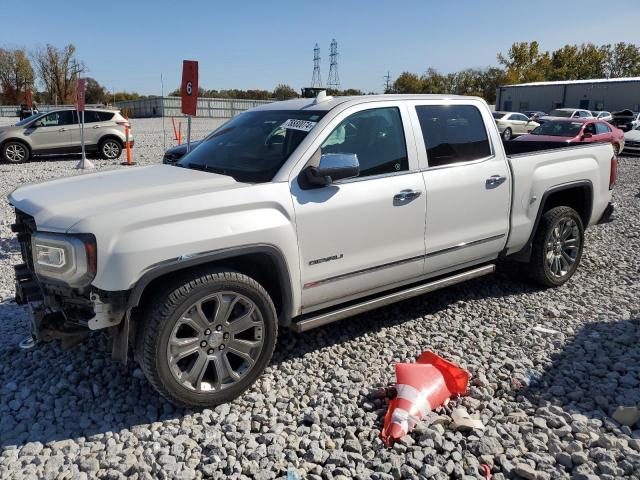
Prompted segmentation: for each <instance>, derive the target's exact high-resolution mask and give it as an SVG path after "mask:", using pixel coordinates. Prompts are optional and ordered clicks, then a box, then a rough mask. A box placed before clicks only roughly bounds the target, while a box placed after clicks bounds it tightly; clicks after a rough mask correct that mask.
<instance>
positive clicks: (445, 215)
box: [9, 94, 616, 406]
mask: <svg viewBox="0 0 640 480" xmlns="http://www.w3.org/2000/svg"><path fill="white" fill-rule="evenodd" d="M529 146H530V145H529V144H527V143H526V142H521V143H519V142H506V143H504V144H503V142H502V140H501V136H500V133H499V131H498V129H497V128H496V125H495V121H494V119H493V117H492V114H491V111H490V110H489V107H488V106H487V104H486V102H484V101H483V100H481V99H479V98H473V97H456V96H441V95H421V96H417V95H379V96H361V97H341V98H331V97H326V96H325V95H323V94H320V95H319V96H318V98H316V99H315V100H309V99H296V100H289V101H286V102H275V103H270V104H266V105H263V106H261V107H258V108H255V109H253V110H250V111H248V112H245V113H243V114H242V115H238V116H236V117H234V118H233V119H231V120H230V121H229V122H228V123H227V124H225V125H224V127H222V128H220V129H218V130H216V131H215V132H214V133H212V134H211V135H209V136H208V137H207V139H206V140H205V141H204V142H202V143H201V144H200V145H199V146H198V147H197V148H195V149H194V150H193V151H191V152H190V153H188V154H187V155H186V156H185V157H184V158H183V159H182V160H181V161H180V162H178V164H177V165H176V166H175V167H172V166H168V165H154V166H148V167H140V168H133V169H127V170H114V171H107V172H104V171H103V172H99V173H97V174H86V175H81V176H76V177H69V178H64V179H59V180H54V181H51V182H47V183H40V184H35V185H28V186H24V187H21V188H18V189H16V190H15V191H13V192H12V194H11V195H10V197H9V200H10V203H11V204H12V205H13V206H14V207H15V209H16V223H15V224H14V225H13V226H12V229H13V231H15V232H16V233H17V234H18V240H19V242H20V245H21V249H22V254H23V259H24V262H25V263H24V264H22V265H17V266H16V267H15V268H16V301H17V302H18V303H20V304H25V303H28V304H30V306H31V308H30V309H29V311H30V312H31V315H32V328H33V334H34V336H35V338H36V339H37V340H50V339H52V338H57V337H60V336H67V337H69V336H73V335H83V334H85V333H86V332H87V331H88V330H99V329H103V328H109V329H111V333H112V336H111V337H110V338H111V339H112V341H113V353H114V357H115V358H117V359H119V360H121V361H126V358H127V352H128V345H129V343H131V344H132V345H134V346H135V349H136V358H137V359H138V361H139V362H140V365H141V368H142V370H143V371H144V373H145V375H146V376H147V378H148V379H149V381H150V382H151V384H152V385H154V386H155V388H156V389H157V390H158V391H159V392H160V393H162V394H163V395H165V396H166V397H167V398H169V399H171V400H172V401H173V402H176V403H179V404H188V405H200V406H203V405H214V404H217V403H221V402H226V401H229V400H231V399H233V398H235V397H237V396H238V395H240V394H241V393H242V392H243V391H244V390H245V389H246V388H248V386H249V385H251V384H252V383H253V382H254V381H255V380H256V378H257V377H258V376H259V375H260V374H261V372H262V371H263V369H264V368H265V367H266V365H267V363H268V362H269V359H270V357H271V355H272V352H273V349H274V346H275V342H276V338H277V329H278V327H280V328H291V329H294V330H296V331H298V332H303V331H306V330H309V329H312V328H314V327H317V326H320V325H325V324H328V323H330V322H333V321H337V320H341V319H343V318H346V317H348V316H350V315H354V314H356V313H361V312H363V311H366V310H370V309H373V308H377V307H380V306H383V305H387V304H389V303H392V302H395V301H398V300H401V299H404V298H409V297H412V296H416V295H420V294H423V293H426V292H429V291H432V290H435V289H438V288H442V287H444V286H447V285H452V284H454V283H459V282H462V281H465V280H467V279H471V278H475V277H478V276H481V275H485V274H488V273H491V272H493V271H494V269H495V262H496V260H498V259H499V258H509V259H513V260H517V261H521V262H525V263H527V265H528V267H527V268H526V270H527V271H529V272H530V273H531V276H532V278H533V279H534V280H535V281H537V282H539V283H540V284H543V285H546V286H558V285H562V284H563V283H565V282H566V281H568V280H569V279H570V278H571V277H572V275H573V273H574V272H575V271H576V268H577V267H578V264H579V263H580V258H581V255H582V249H583V246H584V238H585V237H584V229H585V228H587V227H588V226H589V225H593V224H595V223H597V222H598V221H600V220H602V219H606V218H608V217H609V216H610V214H611V212H612V211H613V205H612V204H611V189H612V188H613V184H614V183H615V166H616V158H615V157H614V156H613V150H612V147H611V145H608V144H597V145H580V146H571V145H568V144H566V143H565V144H564V148H562V149H558V150H547V151H544V152H537V153H528V152H526V147H529ZM516 147H517V148H518V150H519V153H517V154H514V153H512V152H513V150H511V149H512V148H513V149H515V148H516ZM77 199H82V201H81V202H80V201H77ZM373 216H375V219H374V218H373ZM61 232H64V233H61ZM425 232H426V233H425Z"/></svg>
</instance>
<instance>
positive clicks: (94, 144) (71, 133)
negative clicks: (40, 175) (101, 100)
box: [0, 108, 134, 163]
mask: <svg viewBox="0 0 640 480" xmlns="http://www.w3.org/2000/svg"><path fill="white" fill-rule="evenodd" d="M84 121H85V129H84V135H85V149H86V151H87V153H97V154H98V155H100V156H101V157H102V158H104V159H106V160H115V159H117V158H118V157H119V156H120V154H121V153H122V149H123V147H124V145H125V140H126V136H125V125H128V124H129V122H128V121H127V120H126V119H125V118H124V117H123V116H122V115H121V114H120V112H119V111H117V110H108V109H93V108H92V109H87V110H86V111H85V113H84ZM129 142H130V144H131V145H133V143H134V140H133V135H132V134H131V132H129ZM80 152H81V144H80V124H79V123H78V113H77V112H76V111H75V110H71V109H61V110H52V111H49V112H46V113H40V114H36V115H32V116H30V117H27V118H25V119H24V120H21V121H19V122H18V123H16V124H15V125H11V126H9V127H0V158H1V159H2V160H4V161H5V162H9V163H20V162H25V161H27V160H28V159H29V158H30V157H32V156H37V155H52V154H57V155H59V154H67V153H80Z"/></svg>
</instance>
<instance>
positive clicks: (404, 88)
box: [393, 72, 423, 93]
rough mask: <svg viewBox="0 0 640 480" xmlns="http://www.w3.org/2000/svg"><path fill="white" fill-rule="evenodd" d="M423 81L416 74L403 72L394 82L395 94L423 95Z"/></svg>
mask: <svg viewBox="0 0 640 480" xmlns="http://www.w3.org/2000/svg"><path fill="white" fill-rule="evenodd" d="M422 87H423V85H422V81H421V80H420V77H418V75H416V74H415V73H410V72H402V73H401V74H400V75H399V76H398V78H396V80H395V81H394V82H393V92H394V93H421V92H422Z"/></svg>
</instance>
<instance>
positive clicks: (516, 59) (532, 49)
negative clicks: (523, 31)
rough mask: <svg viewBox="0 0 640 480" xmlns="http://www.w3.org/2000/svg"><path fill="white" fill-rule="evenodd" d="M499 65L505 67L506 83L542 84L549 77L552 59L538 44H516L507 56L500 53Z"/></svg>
mask: <svg viewBox="0 0 640 480" xmlns="http://www.w3.org/2000/svg"><path fill="white" fill-rule="evenodd" d="M498 63H500V64H501V65H503V66H504V67H505V79H504V80H505V83H508V84H513V83H524V82H540V81H544V80H546V79H547V78H548V76H549V75H548V73H549V67H550V63H551V59H550V57H549V54H548V52H545V53H541V52H540V45H539V44H538V42H535V41H534V42H531V43H529V42H516V43H514V44H513V45H511V48H510V49H509V52H508V53H507V55H506V56H505V55H503V54H502V53H498Z"/></svg>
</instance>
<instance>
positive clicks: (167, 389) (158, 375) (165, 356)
mask: <svg viewBox="0 0 640 480" xmlns="http://www.w3.org/2000/svg"><path fill="white" fill-rule="evenodd" d="M221 292H225V295H226V294H227V293H228V292H234V293H237V294H238V296H239V297H242V298H245V299H249V300H250V301H251V302H253V304H254V307H255V308H256V309H257V310H259V314H260V315H261V320H262V322H263V327H260V336H258V334H257V333H255V332H254V335H256V337H257V338H260V339H261V341H262V342H263V343H262V347H261V350H260V351H259V354H257V356H256V357H257V358H256V359H255V363H254V364H253V365H252V366H249V367H248V368H247V369H245V370H243V371H242V374H241V375H242V376H240V377H239V379H237V380H235V381H234V383H231V384H228V386H225V387H222V388H220V390H213V391H202V390H204V388H203V389H200V390H197V389H194V388H189V387H193V386H192V385H189V386H186V385H184V384H183V383H181V382H180V380H178V378H177V377H176V375H175V373H174V371H175V370H172V368H173V369H175V368H177V367H176V365H177V363H178V362H176V364H174V366H173V367H171V366H170V365H169V361H170V354H169V353H168V349H169V341H170V339H171V338H174V337H172V335H173V334H174V333H172V332H177V331H179V328H182V327H181V326H179V323H180V322H183V321H184V318H185V316H188V314H189V312H191V311H193V309H192V310H189V307H190V306H191V305H193V302H198V301H200V302H202V301H203V299H207V298H209V297H210V296H211V295H215V294H219V295H222V293H221ZM202 305H204V304H202ZM234 305H235V304H234ZM218 308H219V307H218V304H216V306H215V311H214V313H213V314H212V315H213V316H214V317H217V312H218ZM234 308H235V307H233V308H232V309H230V310H229V312H230V313H229V315H232V314H233V311H234V310H233V309H234ZM202 310H204V308H202ZM142 320H143V322H142V326H141V331H140V332H139V334H138V337H137V342H136V348H137V352H136V353H137V359H138V361H139V363H140V366H141V368H142V371H143V372H144V373H145V375H146V377H147V379H148V380H149V382H150V383H151V384H152V385H153V386H154V388H155V389H156V390H158V392H160V394H162V395H163V396H164V397H165V398H167V399H168V400H169V401H171V402H172V403H174V404H176V405H180V406H191V407H212V406H215V405H219V404H221V403H226V402H229V401H231V400H233V399H235V398H237V397H238V396H239V395H240V394H242V392H244V391H245V390H246V389H247V388H248V387H249V386H251V384H253V383H254V382H255V381H256V379H257V378H258V377H259V376H260V375H261V374H262V372H263V371H264V369H265V368H266V366H267V365H268V363H269V361H270V360H271V356H272V355H273V350H274V348H275V344H276V337H277V330H278V322H277V315H276V311H275V307H274V305H273V302H272V301H271V298H270V297H269V294H268V293H267V292H266V291H265V289H264V288H263V287H262V286H261V285H260V284H259V283H257V282H256V281H255V280H253V279H252V278H250V277H248V276H246V275H243V274H240V273H236V272H229V271H216V270H211V269H209V270H206V269H204V270H199V271H196V272H191V273H190V274H189V275H187V276H183V277H181V278H180V277H179V278H177V279H175V280H174V281H173V282H171V283H170V284H168V285H167V286H166V288H164V289H161V290H160V291H159V292H158V294H157V295H156V296H155V297H154V298H152V299H151V300H150V302H148V304H147V307H146V308H145V309H144V313H143V319H142ZM209 321H211V322H214V319H210V320H209ZM211 325H213V323H211ZM214 328H215V327H213V326H212V327H211V329H212V330H214ZM176 329H178V330H176ZM241 333H244V332H241ZM224 335H225V338H228V337H227V335H233V338H230V339H228V340H223V341H224V342H228V345H227V350H228V351H227V352H224V351H222V349H224V348H225V345H213V344H210V345H208V346H207V347H206V348H204V347H203V348H198V349H197V350H198V351H197V352H195V353H193V354H191V355H195V357H194V360H193V365H192V366H191V368H189V369H188V370H190V371H189V373H188V374H189V375H191V370H195V369H196V363H197V362H198V361H199V358H200V357H201V356H202V355H204V354H205V352H204V350H208V352H206V353H207V354H206V355H204V356H205V357H206V358H207V360H206V362H207V366H206V367H204V369H203V371H204V373H205V374H208V375H213V376H214V377H215V379H214V380H212V382H220V380H219V378H218V374H219V370H218V369H217V365H218V361H213V360H210V357H209V354H212V355H216V354H217V349H218V348H219V347H222V349H221V352H220V353H219V355H224V358H225V359H226V360H225V361H226V365H227V366H228V365H230V362H231V360H233V358H234V355H235V354H234V353H233V350H232V348H233V345H234V343H233V342H235V341H236V340H237V339H236V334H227V333H224ZM211 336H212V334H210V335H209V337H204V338H206V339H208V340H210V341H211V338H210V337H211ZM198 338H199V340H198V341H197V342H196V343H199V342H200V337H198ZM174 340H175V339H174ZM212 343H213V342H212ZM194 346H195V345H194ZM201 346H202V345H201V344H200V345H198V347H201ZM210 347H213V348H210ZM212 351H215V353H212ZM230 355H231V357H232V358H231V359H230V358H229V356H230ZM185 358H186V359H189V358H190V357H185ZM218 358H222V357H221V356H220V357H218ZM181 361H183V360H180V362H181ZM210 365H212V366H211V368H212V370H211V371H210V370H208V369H209V368H210V367H209V366H210ZM225 369H226V367H225ZM229 371H230V370H229ZM183 373H184V372H183ZM201 377H202V378H201ZM201 381H202V385H203V386H204V385H209V386H210V385H211V384H208V383H207V384H205V382H204V379H203V376H199V380H198V383H200V382H201Z"/></svg>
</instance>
